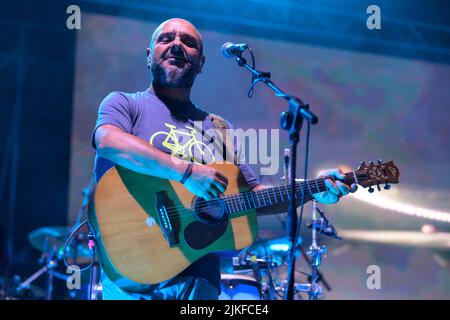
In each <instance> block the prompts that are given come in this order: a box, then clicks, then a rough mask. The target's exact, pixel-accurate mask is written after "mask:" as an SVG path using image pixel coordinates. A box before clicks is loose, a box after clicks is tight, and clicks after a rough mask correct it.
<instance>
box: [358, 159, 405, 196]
mask: <svg viewBox="0 0 450 320" xmlns="http://www.w3.org/2000/svg"><path fill="white" fill-rule="evenodd" d="M355 175H356V178H357V180H358V184H359V185H360V186H362V187H364V188H367V187H369V192H373V191H374V189H373V188H372V186H375V185H376V186H377V188H378V191H380V190H381V188H380V184H384V189H385V190H389V189H390V188H391V186H390V183H398V182H399V181H398V178H399V176H400V171H399V170H398V168H397V167H396V165H395V164H394V162H393V161H389V162H385V163H381V160H378V163H377V164H375V163H373V162H372V161H370V162H369V164H368V165H367V164H366V163H365V161H362V162H361V164H360V165H359V167H358V169H357V170H356V171H355Z"/></svg>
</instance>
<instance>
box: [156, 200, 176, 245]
mask: <svg viewBox="0 0 450 320" xmlns="http://www.w3.org/2000/svg"><path fill="white" fill-rule="evenodd" d="M155 195H156V212H157V214H158V219H159V226H160V227H161V230H162V232H163V235H164V238H166V240H167V242H168V243H169V246H170V247H171V248H173V247H175V246H176V245H177V244H178V243H179V239H178V237H177V232H176V231H175V229H174V228H173V221H172V220H171V218H170V214H169V213H168V212H167V207H168V202H169V199H168V197H167V193H166V192H165V191H158V192H156V193H155Z"/></svg>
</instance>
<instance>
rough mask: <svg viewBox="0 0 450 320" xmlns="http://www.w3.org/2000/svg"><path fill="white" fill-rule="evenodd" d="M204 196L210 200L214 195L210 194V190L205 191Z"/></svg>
mask: <svg viewBox="0 0 450 320" xmlns="http://www.w3.org/2000/svg"><path fill="white" fill-rule="evenodd" d="M202 198H203V199H205V200H206V201H209V200H211V199H212V196H211V195H210V193H209V192H207V191H205V192H204V193H203V196H202Z"/></svg>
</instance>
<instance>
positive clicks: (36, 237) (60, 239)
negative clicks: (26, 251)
mask: <svg viewBox="0 0 450 320" xmlns="http://www.w3.org/2000/svg"><path fill="white" fill-rule="evenodd" d="M69 235H70V228H68V227H43V228H39V229H36V230H34V231H32V232H31V233H30V234H29V236H28V240H29V241H30V243H31V245H32V246H33V247H34V248H36V249H37V250H39V251H42V252H45V251H50V250H56V251H57V252H58V254H59V255H62V254H63V250H64V245H65V243H66V240H67V238H68V237H69ZM74 244H75V242H74V241H72V242H71V243H70V246H69V247H68V248H67V252H66V257H67V259H74V258H75V256H76V257H77V259H90V258H91V251H90V250H89V248H88V247H87V245H86V243H78V244H77V245H76V246H75V245H74ZM80 262H81V261H80Z"/></svg>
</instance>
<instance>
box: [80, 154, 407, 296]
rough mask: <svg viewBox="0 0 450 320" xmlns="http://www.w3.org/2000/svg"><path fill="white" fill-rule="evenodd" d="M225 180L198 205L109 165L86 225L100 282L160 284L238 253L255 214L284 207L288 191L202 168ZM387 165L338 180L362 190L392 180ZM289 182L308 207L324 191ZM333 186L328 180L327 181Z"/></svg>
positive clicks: (175, 186) (173, 189) (177, 190)
mask: <svg viewBox="0 0 450 320" xmlns="http://www.w3.org/2000/svg"><path fill="white" fill-rule="evenodd" d="M210 166H212V167H214V168H215V169H217V170H219V171H220V172H221V173H222V174H224V175H225V176H226V177H227V178H228V186H227V189H226V191H225V192H224V194H223V195H221V196H220V197H219V198H216V199H213V200H210V201H206V200H204V199H202V198H199V197H196V196H195V195H194V194H192V193H190V192H189V191H188V190H187V189H186V188H185V187H184V185H182V184H180V183H179V182H176V181H169V180H164V179H160V178H156V177H152V176H148V175H143V174H140V173H136V172H134V171H130V170H128V169H126V168H124V167H121V166H118V165H116V166H115V167H112V168H111V169H110V170H108V171H107V172H106V173H105V174H104V175H103V176H102V178H101V179H100V181H99V182H98V184H97V187H96V190H95V195H94V201H93V203H91V205H90V207H89V220H90V222H91V224H92V226H93V227H94V229H95V231H96V235H95V237H96V243H97V247H96V248H97V253H98V255H99V261H100V263H101V265H102V268H103V270H104V271H105V272H106V274H107V276H108V277H109V278H110V279H111V280H112V281H114V282H115V283H116V284H117V285H118V286H120V287H121V288H123V289H130V290H131V289H134V290H136V289H139V288H145V287H146V286H148V285H152V284H156V283H160V282H162V281H165V280H167V279H169V278H171V277H173V276H175V275H177V274H179V273H180V272H182V271H183V270H184V269H186V268H187V267H188V266H189V265H191V264H192V263H193V262H195V261H196V260H198V259H199V258H201V257H202V256H204V255H206V254H208V253H212V252H220V251H229V250H240V249H243V248H245V247H248V246H250V245H251V244H252V243H253V242H254V241H255V239H256V238H257V233H258V224H257V209H259V208H265V207H269V206H273V205H276V204H280V203H284V202H288V201H290V197H291V192H290V189H291V187H290V186H285V185H282V186H276V187H268V188H266V189H263V190H259V191H250V190H249V189H248V187H247V185H246V183H245V180H244V177H243V176H242V174H241V172H240V170H239V168H238V167H237V166H235V165H234V164H228V163H227V164H210ZM399 175H400V173H399V170H398V168H397V167H396V166H395V164H394V163H393V162H392V161H390V162H386V163H381V161H379V163H378V164H374V163H372V162H370V164H368V165H366V164H365V163H364V162H363V163H361V165H360V166H359V167H358V169H357V170H356V171H354V172H349V173H345V178H344V179H343V182H344V183H346V184H347V185H351V184H352V183H356V184H358V185H360V186H362V187H364V188H368V187H369V188H370V189H369V191H371V192H372V191H373V190H374V189H373V188H372V186H375V185H376V186H377V187H378V190H380V184H384V185H385V186H384V187H385V189H388V188H390V185H389V184H390V183H398V182H399V180H398V179H399ZM327 178H330V177H324V178H317V179H313V180H310V181H307V182H297V184H296V188H295V193H294V195H295V197H296V198H297V201H298V202H297V203H298V205H300V199H302V197H303V199H304V201H305V202H306V201H309V200H311V199H312V198H313V196H312V195H313V194H315V193H318V192H323V191H326V190H327V188H326V186H325V179H327ZM330 179H332V180H336V179H335V178H330Z"/></svg>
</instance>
